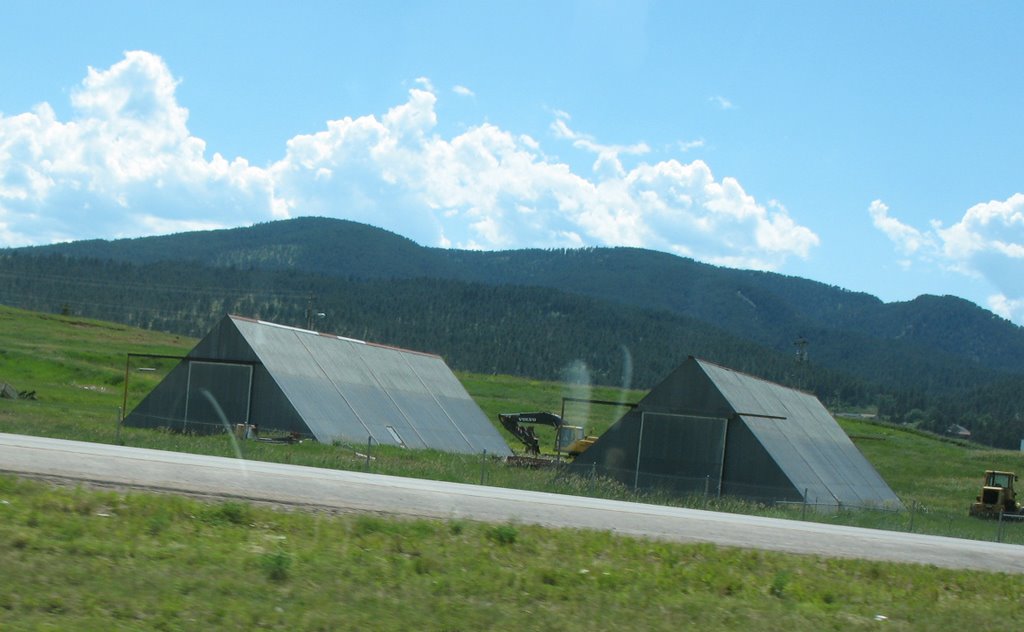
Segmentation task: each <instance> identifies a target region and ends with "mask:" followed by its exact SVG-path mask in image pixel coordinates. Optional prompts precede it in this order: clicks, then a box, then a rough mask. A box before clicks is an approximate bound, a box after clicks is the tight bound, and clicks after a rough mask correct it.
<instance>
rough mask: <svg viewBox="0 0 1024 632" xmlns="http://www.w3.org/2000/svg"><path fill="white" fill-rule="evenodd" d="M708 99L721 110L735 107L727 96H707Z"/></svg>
mask: <svg viewBox="0 0 1024 632" xmlns="http://www.w3.org/2000/svg"><path fill="white" fill-rule="evenodd" d="M708 101H711V102H712V103H714V104H715V105H717V106H718V107H719V108H720V109H723V110H733V109H735V108H736V106H735V105H733V103H732V101H730V100H729V99H727V98H725V97H723V96H713V97H708Z"/></svg>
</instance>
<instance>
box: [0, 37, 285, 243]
mask: <svg viewBox="0 0 1024 632" xmlns="http://www.w3.org/2000/svg"><path fill="white" fill-rule="evenodd" d="M176 85H177V81H176V80H175V79H174V78H173V77H172V76H171V74H170V72H169V70H168V69H167V67H166V65H165V64H164V63H163V61H162V60H161V59H160V58H159V57H157V56H155V55H152V54H150V53H146V52H141V51H134V52H129V53H126V54H125V57H124V59H123V60H122V61H120V62H118V63H117V64H114V65H113V66H112V67H110V68H109V69H107V70H96V69H93V68H90V69H89V71H88V76H87V77H86V79H85V80H84V81H83V82H82V84H81V86H79V87H78V89H76V90H75V91H74V93H73V94H72V97H71V104H72V106H73V107H74V112H75V117H74V119H73V120H72V121H70V122H67V123H63V122H61V121H58V120H57V118H56V116H55V114H54V111H53V109H52V108H51V107H50V106H49V105H47V104H42V105H39V106H37V107H36V108H34V109H33V110H32V111H31V112H27V113H24V114H20V115H17V116H11V117H3V116H0V226H4V227H5V228H6V230H3V231H0V238H2V239H3V240H4V243H5V244H6V245H18V244H32V243H48V242H54V241H66V240H72V239H81V238H85V237H96V236H104V237H119V236H136V235H140V234H151V233H152V232H154V228H155V227H156V226H157V225H159V226H163V227H167V226H181V227H188V226H196V225H203V226H227V225H238V224H241V223H248V222H251V221H254V220H257V219H262V218H264V217H266V216H268V215H271V214H272V211H271V208H272V205H271V187H272V183H271V182H270V181H269V179H268V178H267V176H266V174H265V173H264V172H263V171H262V170H259V169H255V168H252V167H250V166H249V164H248V163H247V162H246V161H245V160H244V159H235V160H234V161H231V162H228V161H227V160H225V159H224V158H223V157H222V156H220V155H219V154H214V156H213V158H211V159H209V160H207V159H206V158H205V157H204V153H205V149H206V147H205V143H204V142H203V141H202V140H200V139H198V138H195V137H193V136H191V135H190V134H189V132H188V129H187V126H186V124H187V120H188V110H186V109H185V108H183V107H181V106H180V105H178V103H177V101H176V100H175V96H174V91H175V87H176ZM154 218H160V219H161V221H160V222H155V220H154ZM211 218H212V219H211Z"/></svg>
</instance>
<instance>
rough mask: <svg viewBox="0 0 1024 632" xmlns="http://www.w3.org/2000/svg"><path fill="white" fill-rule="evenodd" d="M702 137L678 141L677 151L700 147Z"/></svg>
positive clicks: (702, 142)
mask: <svg viewBox="0 0 1024 632" xmlns="http://www.w3.org/2000/svg"><path fill="white" fill-rule="evenodd" d="M704 144H705V143H704V139H703V138H698V139H697V140H687V141H680V142H679V143H678V146H679V151H681V152H683V153H686V152H688V151H690V150H693V149H700V148H701V147H703V146H704Z"/></svg>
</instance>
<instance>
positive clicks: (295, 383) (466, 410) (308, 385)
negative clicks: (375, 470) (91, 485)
mask: <svg viewBox="0 0 1024 632" xmlns="http://www.w3.org/2000/svg"><path fill="white" fill-rule="evenodd" d="M124 423H125V425H128V426H136V427H150V428H155V427H164V428H169V429H173V430H181V431H185V432H195V433H210V432H223V431H224V430H226V429H231V428H234V427H235V426H236V425H237V424H253V425H256V426H257V427H258V428H259V429H260V432H261V433H263V434H266V433H267V432H286V433H298V434H299V435H302V436H306V437H312V438H315V439H316V440H317V441H320V442H321V443H332V442H335V441H341V442H347V443H356V444H362V445H365V444H367V442H373V443H375V444H385V445H400V446H404V447H408V448H432V449H436V450H442V451H446V452H458V453H467V454H480V453H482V452H483V451H484V450H486V451H487V454H490V455H497V456H508V455H510V454H511V453H512V452H511V450H509V447H508V445H507V444H506V443H505V441H504V439H502V437H501V435H500V433H499V432H498V430H497V429H496V428H495V427H494V425H493V424H491V422H490V421H489V420H488V419H487V416H486V415H484V413H483V411H482V410H480V407H479V406H477V405H476V402H474V401H473V399H472V398H471V397H470V396H469V394H468V393H467V392H466V390H465V388H463V386H462V384H461V383H460V382H459V380H458V379H457V378H456V377H455V375H454V374H453V373H452V371H451V369H449V368H448V365H447V364H445V362H444V360H443V359H442V358H441V357H439V356H436V355H432V354H427V353H420V352H417V351H409V350H405V349H397V348H395V347H387V346H383V345H376V344H371V343H367V342H363V341H360V340H353V339H351V338H344V337H341V336H333V335H328V334H321V333H317V332H314V331H308V330H304V329H297V328H294V327H286V326H282V325H276V324H273V323H268V322H264V321H259V320H252V319H249V318H243V317H240V316H225V317H224V318H223V319H222V320H221V321H220V322H219V323H218V324H217V325H216V326H215V327H214V328H213V329H212V330H211V331H210V332H209V333H208V334H207V335H206V336H205V337H204V338H203V339H202V340H201V341H200V342H199V344H197V345H196V346H195V348H193V349H192V350H191V351H190V352H189V353H188V355H187V356H186V358H185V359H184V360H182V361H181V362H180V363H179V364H178V365H177V366H176V367H175V368H174V369H172V370H171V372H170V373H168V375H167V377H166V378H164V380H163V381H161V382H160V384H158V385H157V387H156V388H155V389H153V391H152V392H151V393H150V394H149V395H147V396H146V398H145V399H143V401H142V402H140V403H139V405H138V406H137V407H136V408H135V409H134V410H133V411H132V412H131V414H129V415H128V416H127V417H126V418H125V422H124Z"/></svg>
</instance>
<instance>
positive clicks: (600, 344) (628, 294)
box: [0, 218, 1024, 447]
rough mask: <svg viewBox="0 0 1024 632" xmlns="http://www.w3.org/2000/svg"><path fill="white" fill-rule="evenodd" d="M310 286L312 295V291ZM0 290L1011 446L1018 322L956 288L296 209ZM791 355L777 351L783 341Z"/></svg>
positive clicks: (97, 246)
mask: <svg viewBox="0 0 1024 632" xmlns="http://www.w3.org/2000/svg"><path fill="white" fill-rule="evenodd" d="M310 297H315V298H314V299H313V300H312V301H311V300H310ZM0 302H3V303H6V304H9V305H14V306H19V307H26V308H31V309H38V310H43V311H61V310H64V311H72V312H75V313H81V314H85V315H89V316H95V317H98V318H105V319H109V320H114V321H119V322H125V323H130V324H133V325H140V326H143V327H148V328H153V329H160V330H166V331H173V332H179V333H185V334H189V335H193V336H199V335H202V334H203V333H205V331H206V330H207V328H208V327H209V326H210V324H211V323H212V322H213V321H214V320H215V319H217V318H219V317H220V316H222V315H223V314H224V313H229V312H230V313H237V314H241V315H245V316H253V317H258V318H263V319H266V320H270V321H274V322H280V323H284V324H292V325H298V326H305V325H306V323H307V312H308V311H309V310H312V311H313V312H314V313H315V312H323V313H324V314H325V317H324V318H323V319H318V320H316V325H317V327H319V328H321V329H323V330H328V331H333V332H336V333H339V334H342V335H347V336H353V337H356V338H363V339H368V340H373V341H377V342H383V343H388V344H396V345H400V346H405V347H410V348H414V349H422V350H426V351H433V352H437V353H440V354H442V355H444V356H445V357H446V359H448V361H449V362H450V363H451V364H452V366H453V367H455V368H458V369H465V370H471V371H480V372H495V373H509V374H513V375H523V376H529V377H536V378H546V379H561V378H563V377H565V375H566V371H568V370H571V368H572V367H574V366H576V367H578V366H586V367H587V371H588V372H589V376H590V379H592V380H593V381H595V382H599V383H604V384H615V385H619V384H624V383H625V384H629V385H633V386H639V387H650V386H652V385H653V384H654V383H656V382H657V381H658V380H660V379H661V378H663V377H664V376H665V375H666V374H667V373H668V372H669V371H670V370H671V369H673V368H674V367H675V366H676V365H678V364H679V363H680V362H681V361H682V360H683V359H684V358H685V357H686V356H687V355H697V356H700V357H704V358H707V359H710V360H713V361H717V362H721V363H722V364H725V365H728V366H730V367H733V368H736V369H739V370H743V371H748V372H750V373H753V374H756V375H759V376H762V377H765V378H768V379H772V380H776V381H779V382H783V383H786V384H791V385H795V386H799V387H802V388H806V389H808V390H813V391H814V392H815V393H816V394H818V395H819V397H821V398H822V400H823V401H826V402H828V403H830V404H842V405H849V406H876V407H877V408H878V409H879V411H880V412H882V413H883V414H886V415H888V416H890V417H891V418H893V419H896V420H901V419H905V418H910V419H913V420H915V421H920V422H921V423H922V424H924V425H929V426H930V427H934V428H936V429H939V430H942V429H944V427H945V426H946V425H948V424H949V423H953V422H955V423H959V424H961V425H965V426H967V427H969V428H972V430H975V431H976V432H978V433H980V436H983V437H985V438H986V440H987V441H989V442H991V443H993V444H998V445H1004V446H1008V447H1016V445H1017V442H1018V441H1019V437H1020V436H1024V421H1022V419H1021V411H1022V410H1024V401H1022V400H1024V389H1021V388H1020V386H1021V385H1022V384H1021V383H1022V381H1024V378H1022V375H1024V362H1022V361H1021V358H1022V357H1024V331H1022V330H1021V328H1019V327H1017V326H1015V325H1013V324H1012V323H1009V322H1008V321H1005V320H1003V319H1001V318H998V317H995V316H994V315H993V314H991V313H990V312H987V311H985V310H983V309H981V308H979V307H977V306H975V305H973V304H971V303H969V302H967V301H963V300H961V299H957V298H955V297H933V296H923V297H919V298H918V299H915V300H914V301H909V302H905V303H893V304H885V303H882V302H881V301H879V300H878V299H877V298H875V297H872V296H869V295H866V294H861V293H855V292H849V291H846V290H842V289H840V288H835V287H830V286H827V285H824V284H821V283H816V282H813V281H808V280H805V279H799V278H794V277H786V276H782V275H778V274H771V273H765V272H753V271H745V270H732V269H727V268H718V267H714V266H709V265H705V264H700V263H697V262H695V261H692V260H689V259H684V258H680V257H675V256H672V255H668V254H664V253H657V252H651V251H645V250H640V249H631V248H587V249H580V250H520V251H508V252H475V251H459V250H443V249H436V248H424V247H421V246H418V245H417V244H415V243H414V242H412V241H410V240H408V239H405V238H402V237H399V236H397V235H394V234H392V233H388V232H386V231H382V230H379V229H376V228H373V227H370V226H365V225H362V224H356V223H353V222H347V221H343V220H329V219H322V218H302V219H296V220H288V221H282V222H272V223H268V224H261V225H257V226H253V227H251V228H242V229H231V230H223V231H207V232H198V233H185V234H180V235H171V236H166V237H152V238H144V239H131V240H118V241H111V242H108V241H86V242H75V243H70V244H59V245H54V246H46V247H40V248H27V249H16V250H6V251H0ZM798 340H799V341H805V343H806V344H805V345H804V344H802V345H801V346H800V347H799V349H801V350H803V351H805V352H806V353H807V361H806V362H804V363H797V362H796V361H795V358H796V351H797V347H795V346H794V343H795V342H797V341H798Z"/></svg>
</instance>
